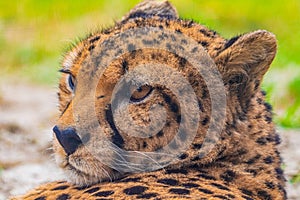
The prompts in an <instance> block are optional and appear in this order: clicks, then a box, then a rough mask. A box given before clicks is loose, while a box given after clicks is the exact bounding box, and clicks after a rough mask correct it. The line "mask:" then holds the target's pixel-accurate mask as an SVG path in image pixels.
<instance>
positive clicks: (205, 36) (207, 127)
mask: <svg viewBox="0 0 300 200" xmlns="http://www.w3.org/2000/svg"><path fill="white" fill-rule="evenodd" d="M136 31H137V32H138V33H137V32H136ZM123 33H124V34H123ZM133 33H135V34H133ZM183 37H186V38H189V39H191V40H187V39H184V38H183ZM179 39H180V40H179ZM190 41H191V42H190ZM143 45H144V46H143ZM159 45H160V46H159ZM103 49H108V50H107V51H104V50H103ZM174 49H175V50H174ZM176 49H177V50H178V49H179V50H178V51H177V50H176ZM275 52H276V40H275V38H274V36H273V35H272V34H270V33H268V32H266V31H257V32H253V33H249V34H245V35H242V36H240V37H236V38H233V39H231V40H225V39H223V38H222V37H220V36H218V35H217V34H216V33H215V32H213V31H210V30H208V29H206V28H205V27H203V26H201V25H199V24H196V23H194V22H191V21H183V20H181V19H178V16H177V13H176V10H175V9H174V8H173V7H172V6H171V5H170V4H169V3H168V2H161V3H158V2H155V1H145V2H143V3H141V4H139V5H138V6H137V7H135V8H134V9H133V10H132V11H131V12H130V13H129V14H128V15H127V16H126V17H124V18H123V21H121V22H119V23H117V24H116V25H115V27H114V28H111V29H108V30H105V31H102V32H100V33H96V34H93V35H92V36H90V37H88V38H86V39H85V40H83V41H82V42H81V43H79V44H78V45H77V46H76V47H74V48H73V50H71V51H70V52H69V53H68V54H67V55H66V56H65V60H64V62H63V68H62V70H61V72H63V73H62V76H61V79H60V85H59V88H60V90H59V93H58V94H59V101H60V111H61V116H60V118H59V120H58V123H57V126H55V127H54V129H53V131H54V139H53V147H54V151H55V157H56V161H57V163H58V164H59V166H60V167H61V168H63V169H64V170H65V171H66V174H67V175H68V178H69V180H70V181H71V182H73V183H76V184H79V185H90V184H93V183H96V182H101V181H106V180H114V179H117V178H119V177H120V176H123V175H125V174H128V173H138V172H143V171H152V170H158V169H161V168H163V167H173V168H174V167H175V168H176V167H183V166H186V165H190V164H194V163H208V162H211V161H213V160H214V159H216V157H217V155H218V153H219V151H220V149H221V148H219V147H220V146H221V145H223V144H222V141H220V140H219V138H220V137H221V135H222V134H223V131H222V128H223V125H224V124H225V123H231V122H232V121H233V120H235V117H236V114H237V113H241V112H245V110H246V107H247V103H248V102H249V99H250V98H251V96H253V94H255V93H256V92H257V91H258V86H259V84H260V82H261V79H262V77H263V75H264V73H265V72H266V71H267V69H268V67H269V65H270V63H271V61H272V60H273V58H274V56H275ZM190 55H191V56H190ZM195 55H196V56H195ZM191 57H195V59H191ZM197 61H199V62H200V63H201V66H200V67H195V63H198V62H197ZM99 71H100V72H99ZM220 83H221V84H220ZM214 95H215V96H217V97H219V98H215V97H214ZM209 131H211V132H209ZM208 132H209V133H211V134H207V133H208ZM204 144H205V145H204Z"/></svg>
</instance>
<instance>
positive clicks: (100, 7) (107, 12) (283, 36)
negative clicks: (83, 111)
mask: <svg viewBox="0 0 300 200" xmlns="http://www.w3.org/2000/svg"><path fill="white" fill-rule="evenodd" d="M138 2H139V0H126V1H125V0H110V1H108V0H107V1H104V0H85V1H82V0H64V1H59V0H43V1H41V0H12V1H0V77H2V78H7V77H9V78H12V79H17V80H24V81H28V82H33V83H36V84H51V85H55V84H56V81H57V77H58V73H57V70H58V69H59V61H60V60H61V53H62V52H63V49H65V48H66V47H67V46H69V44H70V43H72V41H75V39H76V37H83V36H84V35H85V34H87V33H88V32H89V31H90V30H95V28H105V27H108V26H109V25H112V24H113V22H114V20H119V19H120V18H121V17H122V15H124V14H125V13H126V12H127V11H128V10H129V9H130V8H132V7H133V6H134V5H135V4H136V3H138ZM171 2H172V3H173V4H174V5H175V6H176V7H177V9H178V11H179V13H180V16H182V17H183V18H187V19H194V20H196V21H198V22H200V23H202V24H204V25H206V26H208V27H209V28H211V29H214V30H216V31H217V32H219V33H220V34H221V35H223V36H225V37H227V38H230V37H232V36H235V35H237V34H241V33H244V32H249V31H253V30H257V29H266V30H268V31H271V32H273V33H274V34H275V35H276V36H277V39H278V44H279V49H278V54H277V57H276V59H275V61H274V63H273V64H272V68H271V70H270V71H269V72H268V74H267V76H266V78H265V80H264V83H263V88H264V89H265V90H267V92H268V101H270V103H271V104H272V105H273V106H274V108H275V113H276V115H275V120H276V122H277V123H278V124H279V125H281V126H283V127H287V128H299V127H300V55H299V54H300V1H299V0H286V1H281V0H265V1H259V0H245V1H240V0H215V1H209V0H206V1H202V0H185V1H183V0H171Z"/></svg>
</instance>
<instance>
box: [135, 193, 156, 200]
mask: <svg viewBox="0 0 300 200" xmlns="http://www.w3.org/2000/svg"><path fill="white" fill-rule="evenodd" d="M157 196H158V194H156V193H145V194H142V195H138V196H137V197H136V198H138V199H150V198H154V197H157Z"/></svg>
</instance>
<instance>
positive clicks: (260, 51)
mask: <svg viewBox="0 0 300 200" xmlns="http://www.w3.org/2000/svg"><path fill="white" fill-rule="evenodd" d="M276 50H277V41H276V38H275V35H273V34H272V33H270V32H267V31H262V30H259V31H255V32H252V33H248V34H245V35H242V36H239V37H234V38H232V39H231V40H229V41H227V43H226V45H225V50H223V51H222V52H221V53H220V55H219V56H218V57H217V63H218V64H219V66H221V69H220V71H221V73H222V75H223V80H224V83H225V85H227V86H228V88H229V90H230V93H231V94H234V93H235V95H236V96H237V97H238V98H239V100H240V101H241V104H244V105H246V104H247V102H249V99H250V98H251V97H252V96H253V95H254V94H255V93H256V91H257V90H258V89H259V86H260V84H261V82H262V79H263V76H264V74H265V73H266V72H267V71H268V69H269V67H270V64H271V63H272V61H273V59H274V57H275V55H276Z"/></svg>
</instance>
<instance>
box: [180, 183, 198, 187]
mask: <svg viewBox="0 0 300 200" xmlns="http://www.w3.org/2000/svg"><path fill="white" fill-rule="evenodd" d="M182 186H183V187H185V188H198V187H199V186H200V185H198V184H196V183H184V184H182Z"/></svg>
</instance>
